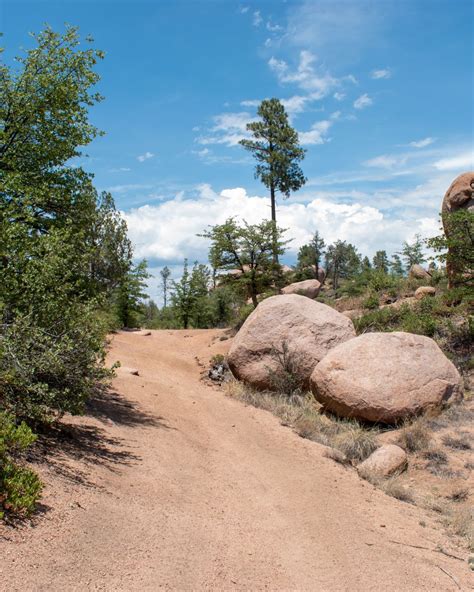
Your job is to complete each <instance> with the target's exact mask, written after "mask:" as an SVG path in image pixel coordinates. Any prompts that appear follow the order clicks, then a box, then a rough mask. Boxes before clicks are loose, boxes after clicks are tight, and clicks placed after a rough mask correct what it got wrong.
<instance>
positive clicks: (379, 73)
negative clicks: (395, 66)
mask: <svg viewBox="0 0 474 592" xmlns="http://www.w3.org/2000/svg"><path fill="white" fill-rule="evenodd" d="M370 77H371V78H373V79H374V80H382V79H387V78H391V77H392V72H391V70H389V69H388V68H384V69H381V70H372V72H371V73H370Z"/></svg>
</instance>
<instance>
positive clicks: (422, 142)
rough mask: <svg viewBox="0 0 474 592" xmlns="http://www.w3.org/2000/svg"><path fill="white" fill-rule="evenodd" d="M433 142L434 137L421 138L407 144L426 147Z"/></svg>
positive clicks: (414, 146) (434, 140)
mask: <svg viewBox="0 0 474 592" xmlns="http://www.w3.org/2000/svg"><path fill="white" fill-rule="evenodd" d="M434 142H436V138H423V140H417V141H413V142H410V143H409V144H408V146H411V147H412V148H426V147H427V146H430V145H431V144H433V143H434Z"/></svg>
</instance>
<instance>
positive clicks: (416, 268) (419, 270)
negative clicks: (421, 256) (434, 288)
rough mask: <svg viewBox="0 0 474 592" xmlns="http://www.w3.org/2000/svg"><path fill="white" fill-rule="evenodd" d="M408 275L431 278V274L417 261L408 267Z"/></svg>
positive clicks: (418, 278) (419, 278) (416, 277)
mask: <svg viewBox="0 0 474 592" xmlns="http://www.w3.org/2000/svg"><path fill="white" fill-rule="evenodd" d="M408 275H409V276H410V277H412V278H415V279H417V280H429V279H430V278H431V274H430V273H429V272H428V271H426V269H425V268H424V267H422V266H421V265H419V264H418V263H415V265H412V266H411V267H410V271H409V272H408Z"/></svg>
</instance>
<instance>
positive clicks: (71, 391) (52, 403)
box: [0, 303, 111, 422]
mask: <svg viewBox="0 0 474 592" xmlns="http://www.w3.org/2000/svg"><path fill="white" fill-rule="evenodd" d="M104 332H105V327H103V326H101V324H100V322H99V319H98V316H97V314H96V312H95V311H94V309H93V308H92V306H91V305H82V304H81V305H74V304H73V303H71V305H70V307H69V308H68V309H66V310H64V311H63V316H62V318H61V319H59V318H58V319H56V323H54V324H51V325H50V326H49V327H48V329H44V328H42V327H39V326H37V325H35V324H34V322H33V323H32V321H31V317H28V316H18V317H17V318H16V319H15V321H14V322H12V323H11V324H10V325H7V326H5V327H4V328H3V330H2V332H1V334H0V402H1V406H2V408H3V409H5V410H6V411H8V412H10V413H12V414H14V415H15V416H16V417H20V418H22V419H25V420H28V421H32V422H46V421H49V420H51V419H52V418H54V417H60V416H61V415H63V414H64V413H65V412H69V413H73V414H78V413H82V411H83V409H84V404H85V401H86V400H87V398H88V397H89V396H91V395H92V394H93V393H94V392H96V391H97V389H98V388H100V387H101V384H103V381H104V379H106V378H107V377H108V376H110V375H111V371H110V370H107V369H105V367H104V366H103V361H104V358H105V348H104Z"/></svg>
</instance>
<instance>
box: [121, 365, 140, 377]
mask: <svg viewBox="0 0 474 592" xmlns="http://www.w3.org/2000/svg"><path fill="white" fill-rule="evenodd" d="M117 370H118V371H119V372H120V373H121V374H133V375H134V376H139V373H138V370H137V369H136V368H129V367H128V366H120V368H118V369H117Z"/></svg>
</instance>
